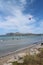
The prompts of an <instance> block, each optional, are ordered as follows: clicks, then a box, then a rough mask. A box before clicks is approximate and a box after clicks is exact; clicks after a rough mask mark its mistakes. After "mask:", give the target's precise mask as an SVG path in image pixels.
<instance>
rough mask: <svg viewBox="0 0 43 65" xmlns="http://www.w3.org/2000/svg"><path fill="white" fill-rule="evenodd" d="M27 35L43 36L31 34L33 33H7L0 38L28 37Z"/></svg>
mask: <svg viewBox="0 0 43 65" xmlns="http://www.w3.org/2000/svg"><path fill="white" fill-rule="evenodd" d="M28 35H40V36H41V35H43V34H33V33H19V32H16V33H7V34H5V35H0V36H28Z"/></svg>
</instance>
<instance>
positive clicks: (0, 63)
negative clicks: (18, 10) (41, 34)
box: [0, 42, 40, 65]
mask: <svg viewBox="0 0 43 65" xmlns="http://www.w3.org/2000/svg"><path fill="white" fill-rule="evenodd" d="M37 43H38V42H36V43H35V44H34V43H33V44H30V45H29V46H27V47H25V48H21V49H18V50H16V51H14V52H10V53H9V54H7V55H5V56H2V57H0V65H3V63H7V61H8V60H9V59H11V58H12V57H14V56H15V55H17V54H19V53H27V52H28V53H29V49H31V48H35V47H37V46H38V45H39V44H40V43H38V44H37Z"/></svg>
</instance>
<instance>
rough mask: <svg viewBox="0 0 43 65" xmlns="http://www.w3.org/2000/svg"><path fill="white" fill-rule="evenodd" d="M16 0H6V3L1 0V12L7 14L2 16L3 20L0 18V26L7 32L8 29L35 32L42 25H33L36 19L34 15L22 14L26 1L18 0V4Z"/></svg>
mask: <svg viewBox="0 0 43 65" xmlns="http://www.w3.org/2000/svg"><path fill="white" fill-rule="evenodd" d="M16 1H17V0H12V1H11V0H8V1H7V2H6V3H5V2H3V0H2V1H1V5H0V10H3V12H4V13H5V14H8V16H6V17H4V18H5V20H3V21H1V20H0V28H3V29H4V30H7V31H8V32H9V30H11V31H12V30H14V31H15V30H18V31H19V32H23V33H27V32H29V33H35V32H36V31H38V30H40V28H41V27H43V26H41V25H40V28H39V27H38V28H37V27H35V25H34V24H35V23H36V21H37V20H36V19H35V18H34V16H33V15H31V14H26V15H24V14H23V12H22V11H23V10H24V9H25V5H26V3H27V2H26V0H19V2H21V4H20V3H19V5H18V4H17V2H16ZM13 2H14V3H13ZM31 2H33V0H31ZM2 4H3V5H2ZM29 18H31V20H29ZM2 19H3V18H2ZM5 32H6V31H5ZM36 33H37V32H36Z"/></svg>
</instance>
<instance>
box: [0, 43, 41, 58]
mask: <svg viewBox="0 0 43 65" xmlns="http://www.w3.org/2000/svg"><path fill="white" fill-rule="evenodd" d="M37 43H38V44H40V43H39V42H35V43H32V44H29V46H27V47H24V48H21V49H18V50H16V51H13V52H9V53H8V54H5V55H3V56H0V58H2V57H6V56H8V55H11V54H15V53H18V52H21V51H23V50H26V49H28V48H31V47H32V46H34V45H37Z"/></svg>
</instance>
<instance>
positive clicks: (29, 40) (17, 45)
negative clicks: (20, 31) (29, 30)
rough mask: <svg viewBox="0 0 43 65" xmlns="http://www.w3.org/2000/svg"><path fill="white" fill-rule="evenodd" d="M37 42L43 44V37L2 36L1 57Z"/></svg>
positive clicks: (0, 42) (0, 37) (0, 39)
mask: <svg viewBox="0 0 43 65" xmlns="http://www.w3.org/2000/svg"><path fill="white" fill-rule="evenodd" d="M37 42H43V35H29V36H0V57H2V56H5V55H7V54H9V53H10V52H14V51H17V50H19V49H22V48H25V47H27V46H29V45H30V44H34V43H37Z"/></svg>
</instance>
